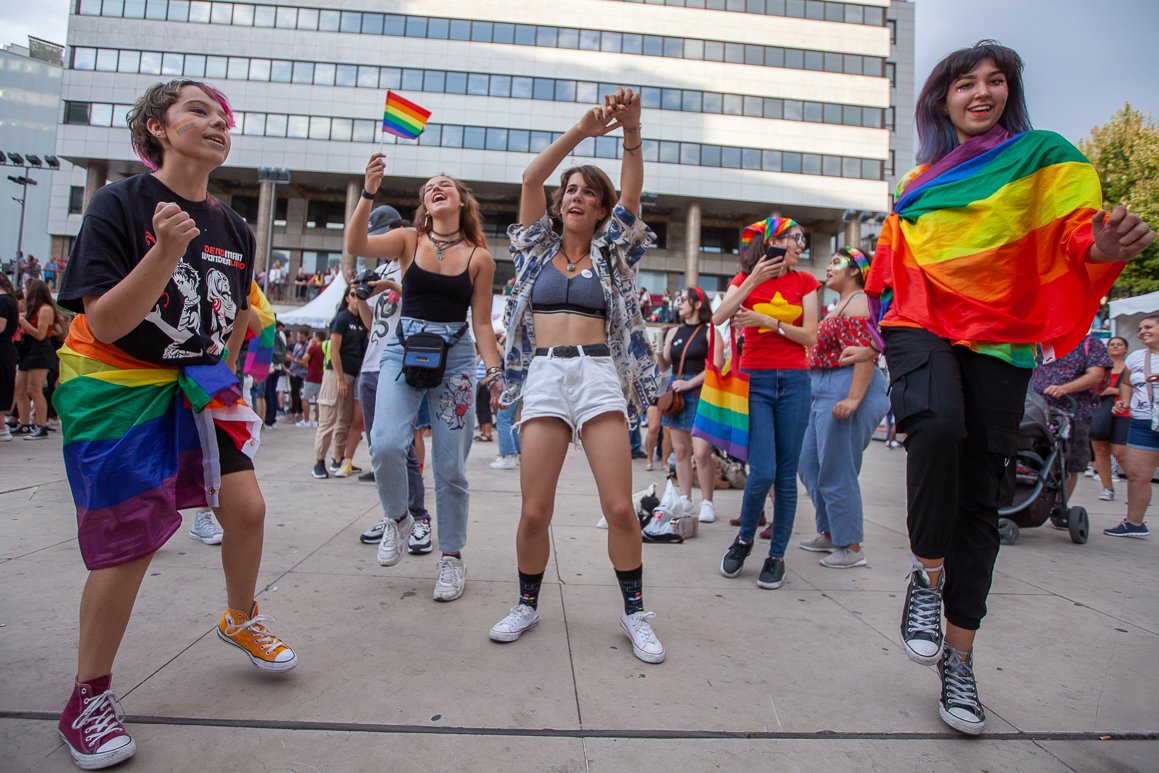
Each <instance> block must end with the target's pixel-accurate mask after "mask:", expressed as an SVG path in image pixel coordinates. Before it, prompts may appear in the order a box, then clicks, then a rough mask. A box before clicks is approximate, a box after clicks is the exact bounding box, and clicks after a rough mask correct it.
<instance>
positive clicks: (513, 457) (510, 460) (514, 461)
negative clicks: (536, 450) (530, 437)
mask: <svg viewBox="0 0 1159 773" xmlns="http://www.w3.org/2000/svg"><path fill="white" fill-rule="evenodd" d="M489 466H490V468H491V469H492V470H517V469H519V455H518V454H508V455H507V456H500V457H498V458H496V459H495V461H493V462H491V464H490V465H489Z"/></svg>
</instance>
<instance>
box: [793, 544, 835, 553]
mask: <svg viewBox="0 0 1159 773" xmlns="http://www.w3.org/2000/svg"><path fill="white" fill-rule="evenodd" d="M797 547H799V548H801V550H808V551H809V552H810V553H834V552H836V551H837V548H817V547H813V546H812V545H809V546H805V545H797Z"/></svg>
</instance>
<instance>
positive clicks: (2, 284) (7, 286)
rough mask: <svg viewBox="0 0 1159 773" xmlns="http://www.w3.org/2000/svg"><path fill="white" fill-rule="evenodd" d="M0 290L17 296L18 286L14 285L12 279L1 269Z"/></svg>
mask: <svg viewBox="0 0 1159 773" xmlns="http://www.w3.org/2000/svg"><path fill="white" fill-rule="evenodd" d="M0 292H2V293H6V294H8V295H11V296H12V297H14V298H15V297H16V288H15V287H13V286H12V280H11V279H9V278H8V275H7V274H5V273H4V272H3V271H0Z"/></svg>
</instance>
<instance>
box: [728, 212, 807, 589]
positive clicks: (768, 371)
mask: <svg viewBox="0 0 1159 773" xmlns="http://www.w3.org/2000/svg"><path fill="white" fill-rule="evenodd" d="M804 250H805V234H804V232H803V231H802V230H801V226H800V225H798V224H797V223H796V221H794V220H792V219H791V218H787V217H769V218H765V219H764V220H758V221H757V222H755V223H753V224H752V225H749V226H748V227H746V228H745V229H744V231H743V232H742V234H741V256H740V268H741V270H740V273H738V274H737V275H736V276H735V277H733V279H732V282H731V283H730V284H729V287H728V292H726V293H725V295H724V300H723V301H721V303H720V306H718V307H717V309H716V311H715V312H714V313H713V315H712V323H713V324H714V325H723V324H724V323H725V322H726V321H728V320H730V319H731V320H732V321H734V322H735V323H736V324H737V326H738V327H740V328H741V335H742V336H743V338H744V348H743V349H742V351H741V356H740V368H741V370H742V371H743V372H745V373H747V374H748V376H749V474H748V479H747V480H746V481H745V488H744V497H743V498H742V500H741V509H740V532H739V533H738V534H737V536H736V539H735V540H734V541H733V543H732V545H731V546H730V547H729V549H728V552H726V553H725V555H724V558H723V559H722V560H721V562H720V573H721V574H722V575H724V576H725V577H738V576H739V575H740V573H741V570H742V569H743V568H744V562H745V559H746V558H748V555H749V553H750V552H752V549H753V540H754V538H755V537H756V531H757V522H758V520H759V519H760V517H761V509H762V508H763V506H764V502H765V498H766V497H768V495H769V489H770V488H772V489H773V490H774V491H775V497H774V500H773V522H772V525H771V529H770V531H771V533H772V540H771V542H770V544H769V555H768V557H767V558H766V559H765V562H764V565H763V567H762V568H761V572H760V575H759V577H758V578H757V587H760V588H765V589H766V590H772V589H775V588H779V587H781V585H782V584H783V583H784V580H785V550H786V549H787V548H788V547H789V537H790V536H791V535H792V533H793V519H794V518H795V517H796V512H797V466H798V464H799V462H800V458H801V443H802V441H803V440H804V438H805V427H806V424H807V423H808V417H809V400H810V385H809V363H808V360H806V358H805V347H807V346H812V345H813V344H814V343H816V340H817V308H818V306H817V288H819V287H820V286H821V283H820V282H818V281H817V279H816V278H815V277H814V276H813V275H812V274H809V273H806V272H804V271H797V270H796V269H794V268H793V267H794V266H796V265H797V262H798V261H800V259H801V253H802V252H804Z"/></svg>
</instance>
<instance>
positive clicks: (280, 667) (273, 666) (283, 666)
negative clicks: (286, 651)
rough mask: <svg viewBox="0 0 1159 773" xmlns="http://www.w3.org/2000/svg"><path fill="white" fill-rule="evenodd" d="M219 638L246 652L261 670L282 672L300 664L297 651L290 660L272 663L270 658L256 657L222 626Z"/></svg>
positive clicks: (218, 634)
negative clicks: (223, 629)
mask: <svg viewBox="0 0 1159 773" xmlns="http://www.w3.org/2000/svg"><path fill="white" fill-rule="evenodd" d="M217 638H219V639H221V640H222V641H223V642H225V643H226V644H228V645H229V646H231V647H233V648H234V649H238V650H241V651H242V652H244V653H245V656H246V657H247V658H249V659H250V662H251V663H253V664H254V667H255V668H257V669H258V670H259V671H268V672H269V673H271V674H280V673H283V672H285V671H289V670H290V669H292V668H293V667H294V666H296V665H298V653H296V652H295V653H294V657H293V658H291V659H290V660H287V661H285V662H283V663H271V662H270V661H268V660H262V659H261V658H256V657H254V656H253V655H252V654H251V653H250V651H249V650H247V649H246V648H245V647H243V646H241V645H240V644H238V643H237V642H235V641H234V640H233V639H231V638H229V637H228V636H226V635H225V634H224V633H222V632H221V629H220V628H218V629H217Z"/></svg>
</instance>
